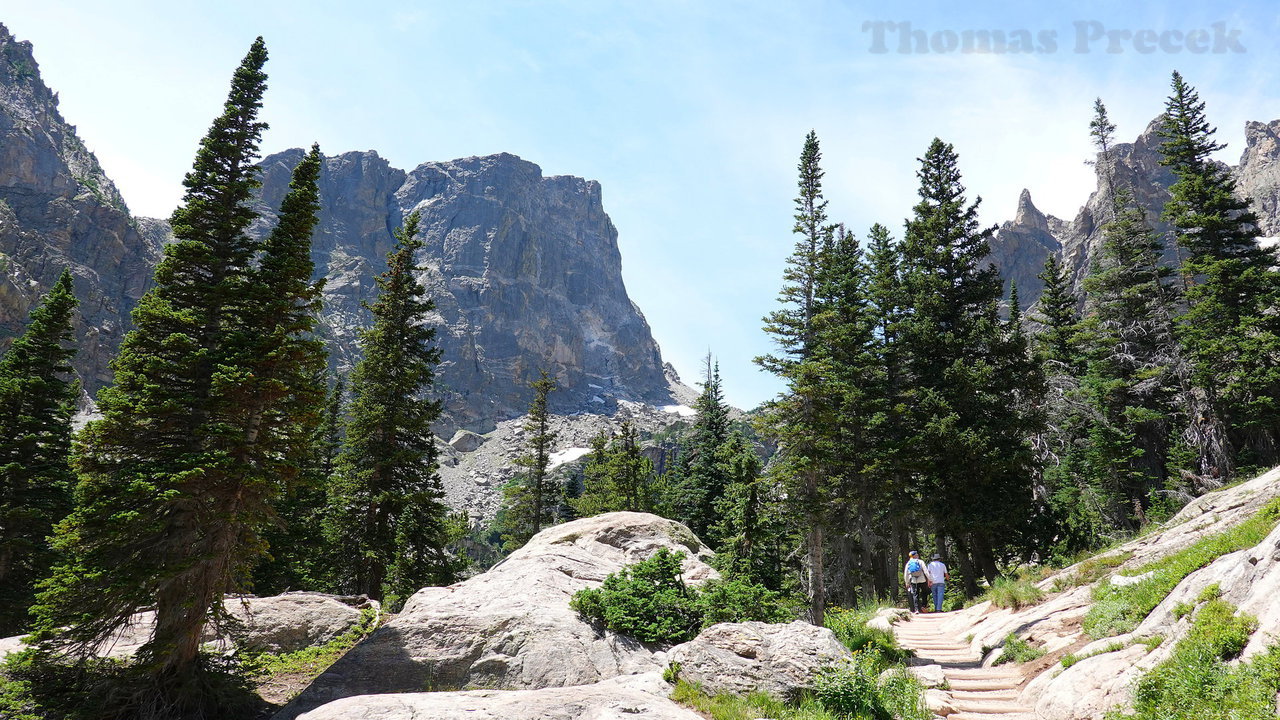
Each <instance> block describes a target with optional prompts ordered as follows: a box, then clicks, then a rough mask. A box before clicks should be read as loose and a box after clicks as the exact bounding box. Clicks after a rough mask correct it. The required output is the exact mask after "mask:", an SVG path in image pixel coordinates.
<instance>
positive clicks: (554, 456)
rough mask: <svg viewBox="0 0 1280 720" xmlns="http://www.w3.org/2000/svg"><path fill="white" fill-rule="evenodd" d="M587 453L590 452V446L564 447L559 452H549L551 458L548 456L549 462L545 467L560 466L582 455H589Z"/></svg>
mask: <svg viewBox="0 0 1280 720" xmlns="http://www.w3.org/2000/svg"><path fill="white" fill-rule="evenodd" d="M589 454H591V448H584V447H571V448H565V449H564V450H561V451H560V452H554V453H551V458H550V459H551V462H550V463H549V464H548V465H547V468H548V469H550V468H553V467H560V466H561V465H564V464H565V463H571V462H573V461H574V460H579V459H581V458H582V456H584V455H589Z"/></svg>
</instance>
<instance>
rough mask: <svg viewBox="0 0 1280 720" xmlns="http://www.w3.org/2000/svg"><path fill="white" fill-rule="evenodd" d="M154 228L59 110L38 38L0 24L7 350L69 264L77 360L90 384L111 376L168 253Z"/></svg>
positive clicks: (1, 267)
mask: <svg viewBox="0 0 1280 720" xmlns="http://www.w3.org/2000/svg"><path fill="white" fill-rule="evenodd" d="M146 230H147V228H145V227H140V226H139V225H138V224H137V223H135V222H134V220H133V218H131V217H130V215H129V210H128V208H126V207H125V204H124V200H123V199H121V197H120V193H119V192H118V191H117V190H116V187H115V185H114V184H113V183H112V182H111V180H110V179H109V178H108V177H107V176H106V174H105V173H104V172H103V170H102V167H101V166H100V165H99V164H98V160H97V158H95V157H94V155H93V153H91V152H89V150H88V149H86V148H85V146H84V143H83V142H82V141H81V140H80V138H79V137H78V136H77V135H76V129H75V127H74V126H72V125H70V124H68V123H67V122H66V121H65V120H63V118H62V115H61V113H59V112H58V97H57V95H56V94H54V93H53V91H51V90H50V89H49V88H48V87H47V86H45V84H44V83H43V82H42V81H41V80H40V72H39V66H38V65H37V64H36V61H35V58H34V57H33V56H32V48H31V43H29V42H18V41H17V40H16V39H15V38H14V37H13V35H11V34H10V33H9V30H8V29H7V28H6V27H5V26H4V25H0V351H3V350H4V349H5V348H7V347H8V344H9V342H10V341H11V340H12V338H13V337H14V336H15V335H17V334H19V333H20V332H22V329H23V327H24V326H25V324H26V320H27V313H28V312H29V311H30V309H31V306H32V305H33V304H34V303H37V302H38V301H39V300H40V298H41V297H42V296H43V295H44V293H46V292H48V290H49V288H51V287H52V286H53V283H54V282H55V281H56V280H57V279H58V275H60V274H61V273H62V270H63V268H70V269H71V273H72V275H74V277H75V293H76V297H77V298H78V299H79V300H80V307H79V312H78V313H77V316H76V318H75V329H76V339H77V341H78V343H79V348H80V352H79V355H78V356H77V357H76V361H75V362H76V368H77V371H78V374H79V376H80V379H81V381H82V382H83V383H84V387H85V389H86V390H87V391H89V392H93V391H95V390H97V389H98V388H100V387H102V386H103V385H105V384H108V383H109V382H110V380H111V372H110V369H109V368H108V363H109V362H110V360H111V358H112V356H113V355H114V353H115V349H116V348H117V347H118V346H119V344H120V340H121V339H122V338H123V337H124V332H125V329H126V327H127V325H128V314H129V311H130V310H131V309H132V308H133V306H134V304H136V303H137V301H138V298H140V297H141V296H142V293H143V292H144V291H145V289H146V287H147V285H148V283H149V282H150V280H151V269H152V267H153V265H154V264H155V262H156V260H157V259H158V258H159V254H160V245H159V242H160V238H161V237H162V235H158V234H156V233H151V232H147V231H146Z"/></svg>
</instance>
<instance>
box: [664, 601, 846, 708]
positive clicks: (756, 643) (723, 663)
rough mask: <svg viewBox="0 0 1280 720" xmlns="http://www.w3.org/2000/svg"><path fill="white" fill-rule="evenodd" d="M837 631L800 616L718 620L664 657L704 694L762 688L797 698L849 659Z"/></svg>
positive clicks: (741, 693)
mask: <svg viewBox="0 0 1280 720" xmlns="http://www.w3.org/2000/svg"><path fill="white" fill-rule="evenodd" d="M851 656H852V654H851V653H850V652H849V649H848V648H846V647H845V646H844V645H842V644H841V643H840V641H839V640H837V639H836V634H835V633H833V632H831V631H830V630H828V629H827V628H824V627H817V626H816V625H813V624H811V623H807V622H804V621H803V620H796V621H795V622H792V623H789V624H786V625H782V624H776V623H762V622H742V623H720V624H718V625H712V626H711V627H709V628H707V629H706V630H703V631H702V632H700V633H698V637H696V638H694V639H693V640H690V641H689V642H687V643H683V644H681V645H677V646H675V647H673V648H671V652H670V653H668V660H669V661H670V662H671V663H672V666H673V667H678V668H679V674H680V677H681V678H682V679H684V680H687V681H689V682H692V683H697V684H700V685H701V686H702V689H703V691H705V692H706V693H707V694H708V695H719V694H721V693H732V694H734V695H749V694H750V693H753V692H757V691H763V692H766V693H769V694H770V695H772V696H773V697H775V698H786V699H790V698H795V697H797V696H798V694H799V693H800V691H801V690H803V689H805V688H808V687H810V686H811V685H812V684H813V680H814V678H816V677H817V675H818V672H819V671H820V670H821V669H822V668H824V667H826V666H828V665H831V664H832V663H835V662H837V661H839V660H842V659H845V658H848V657H851Z"/></svg>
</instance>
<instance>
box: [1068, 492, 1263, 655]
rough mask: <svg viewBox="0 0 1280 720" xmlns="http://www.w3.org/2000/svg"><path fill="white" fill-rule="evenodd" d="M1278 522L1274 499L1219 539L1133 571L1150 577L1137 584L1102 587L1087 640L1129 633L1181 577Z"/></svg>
mask: <svg viewBox="0 0 1280 720" xmlns="http://www.w3.org/2000/svg"><path fill="white" fill-rule="evenodd" d="M1277 520H1280V500H1273V501H1272V502H1271V503H1270V504H1268V505H1267V506H1266V507H1264V508H1263V509H1262V510H1261V511H1259V512H1258V514H1256V515H1254V516H1253V517H1251V518H1249V519H1248V520H1245V521H1244V522H1242V523H1240V524H1239V525H1237V526H1235V527H1233V528H1231V529H1229V530H1225V531H1223V532H1220V533H1218V534H1216V535H1211V536H1209V537H1205V538H1201V539H1200V541H1199V542H1196V543H1195V544H1194V545H1191V546H1190V547H1187V548H1184V549H1183V550H1181V551H1179V552H1177V553H1174V554H1173V555H1169V556H1168V557H1164V558H1161V559H1159V560H1155V561H1153V562H1149V563H1147V564H1145V565H1143V566H1142V567H1140V568H1136V569H1134V570H1132V571H1130V574H1132V575H1142V574H1144V573H1147V572H1150V573H1151V577H1150V578H1148V579H1146V580H1144V581H1142V582H1139V583H1135V584H1133V585H1124V586H1116V585H1112V584H1111V583H1103V584H1102V585H1099V586H1098V587H1096V588H1094V591H1093V599H1094V602H1093V607H1091V608H1089V612H1088V613H1087V614H1086V615H1085V617H1084V623H1083V625H1084V631H1085V633H1086V634H1088V635H1089V637H1092V638H1102V637H1108V636H1111V635H1119V634H1121V633H1126V632H1129V631H1130V630H1133V629H1134V628H1135V627H1137V626H1138V623H1140V622H1142V620H1143V618H1145V617H1146V616H1147V615H1149V614H1150V613H1151V611H1152V610H1153V609H1155V607H1156V605H1159V604H1160V601H1162V600H1164V599H1165V598H1166V597H1168V595H1169V593H1170V592H1171V591H1172V590H1173V589H1174V588H1175V587H1177V585H1178V583H1180V582H1182V580H1183V578H1185V577H1186V576H1188V575H1190V574H1191V573H1193V572H1195V571H1196V570H1199V569H1200V568H1202V567H1204V566H1206V565H1208V564H1209V563H1211V562H1213V561H1214V560H1216V559H1217V558H1219V557H1221V556H1223V555H1225V554H1227V553H1230V552H1235V551H1237V550H1243V549H1244V548H1249V547H1253V546H1254V545H1257V544H1258V543H1260V542H1262V540H1263V538H1265V537H1266V536H1267V535H1268V534H1269V533H1270V532H1271V529H1272V528H1274V527H1275V525H1276V521H1277Z"/></svg>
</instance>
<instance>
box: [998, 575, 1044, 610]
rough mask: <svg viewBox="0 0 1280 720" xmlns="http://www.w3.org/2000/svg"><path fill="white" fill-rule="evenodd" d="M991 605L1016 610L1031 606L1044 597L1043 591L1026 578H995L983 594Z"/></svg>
mask: <svg viewBox="0 0 1280 720" xmlns="http://www.w3.org/2000/svg"><path fill="white" fill-rule="evenodd" d="M983 597H984V598H985V599H987V600H990V601H991V604H992V605H995V606H996V607H1002V608H1010V609H1013V610H1018V609H1020V608H1024V607H1031V606H1032V605H1035V604H1036V603H1038V602H1040V601H1041V600H1043V599H1044V592H1043V591H1041V590H1040V588H1038V587H1036V586H1035V585H1034V584H1033V583H1032V582H1031V580H1029V579H1026V578H1016V579H1011V578H1003V577H1002V578H996V581H995V583H993V584H992V585H991V587H990V588H989V589H988V590H987V592H986V593H985V594H984V595H983Z"/></svg>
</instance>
